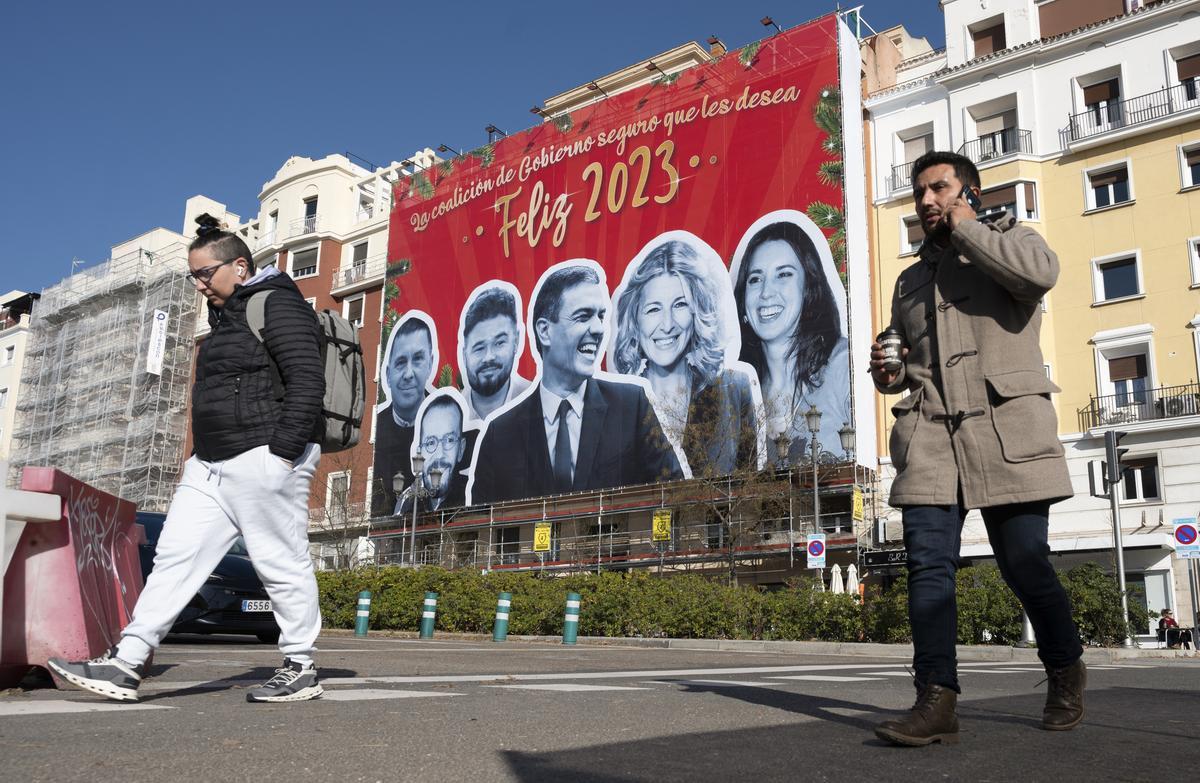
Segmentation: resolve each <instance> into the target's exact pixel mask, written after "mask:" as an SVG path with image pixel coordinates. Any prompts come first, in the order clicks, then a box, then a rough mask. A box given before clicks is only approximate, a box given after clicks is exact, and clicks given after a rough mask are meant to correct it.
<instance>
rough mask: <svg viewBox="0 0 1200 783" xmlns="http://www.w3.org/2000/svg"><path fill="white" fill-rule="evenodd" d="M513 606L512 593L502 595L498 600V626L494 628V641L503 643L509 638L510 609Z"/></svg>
mask: <svg viewBox="0 0 1200 783" xmlns="http://www.w3.org/2000/svg"><path fill="white" fill-rule="evenodd" d="M511 606H512V593H501V594H500V597H499V598H498V599H496V625H495V626H493V628H492V641H493V642H502V641H504V640H505V639H506V638H507V637H508V609H509V607H511Z"/></svg>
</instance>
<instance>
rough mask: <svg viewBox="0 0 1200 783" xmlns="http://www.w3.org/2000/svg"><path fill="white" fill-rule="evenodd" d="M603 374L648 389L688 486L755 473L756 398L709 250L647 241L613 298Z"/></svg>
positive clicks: (688, 243) (672, 239) (732, 308)
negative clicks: (637, 381)
mask: <svg viewBox="0 0 1200 783" xmlns="http://www.w3.org/2000/svg"><path fill="white" fill-rule="evenodd" d="M613 303H614V310H615V311H616V316H615V329H614V334H613V339H612V341H611V343H610V348H609V360H608V365H609V368H610V369H612V370H614V371H616V372H618V373H621V374H623V375H630V376H635V377H639V378H644V379H645V380H646V381H647V382H648V383H649V387H650V391H651V395H652V399H653V402H654V407H655V410H656V412H657V414H658V418H659V422H660V423H661V424H662V426H663V428H664V430H665V431H666V433H667V436H668V438H669V439H670V440H671V441H672V443H674V444H676V446H677V448H679V449H680V450H681V451H682V452H683V455H684V457H685V459H686V465H685V466H684V467H685V472H689V473H690V474H691V475H693V476H723V475H729V474H731V473H733V472H734V471H735V470H738V469H751V470H754V469H757V468H758V467H759V456H758V455H759V453H760V449H759V442H760V437H761V431H760V428H759V426H758V415H757V414H758V410H759V407H760V406H759V404H758V389H757V386H756V384H755V383H753V382H752V374H751V372H750V369H749V367H747V366H746V365H743V364H741V363H740V362H739V361H738V356H739V352H740V346H741V335H740V332H739V331H738V329H737V313H736V305H735V303H734V297H733V287H732V285H731V283H730V280H729V274H728V272H727V270H726V269H725V264H724V263H723V262H722V261H721V258H720V256H719V255H718V254H717V253H716V251H715V250H713V249H712V248H710V247H709V246H708V245H707V244H706V243H705V242H703V241H702V240H700V239H699V238H698V237H696V236H694V235H693V234H690V233H688V232H686V231H671V232H668V233H666V234H663V235H661V236H659V237H656V238H655V239H654V240H653V241H652V242H650V243H649V244H648V245H647V246H646V247H645V248H643V250H642V252H640V253H639V254H638V255H637V256H635V257H634V259H633V261H631V262H630V263H629V265H628V266H627V267H626V270H625V277H624V280H623V282H622V283H621V285H620V286H619V287H618V288H617V291H616V294H615V295H614V297H613Z"/></svg>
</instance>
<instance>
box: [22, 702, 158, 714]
mask: <svg viewBox="0 0 1200 783" xmlns="http://www.w3.org/2000/svg"><path fill="white" fill-rule="evenodd" d="M173 709H175V708H174V707H168V706H166V705H162V704H138V703H136V702H131V703H129V704H116V703H114V702H106V701H94V702H93V701H63V700H59V699H54V700H49V699H30V700H28V701H9V700H7V699H2V700H0V717H5V716H9V715H63V714H67V713H72V712H126V711H129V710H173Z"/></svg>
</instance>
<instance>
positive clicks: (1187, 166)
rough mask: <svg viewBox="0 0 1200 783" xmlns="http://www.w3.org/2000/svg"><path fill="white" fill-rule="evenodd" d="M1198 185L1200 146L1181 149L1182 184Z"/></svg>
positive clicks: (1199, 183)
mask: <svg viewBox="0 0 1200 783" xmlns="http://www.w3.org/2000/svg"><path fill="white" fill-rule="evenodd" d="M1193 185H1200V147H1196V148H1194V149H1190V150H1184V151H1183V186H1184V187H1185V188H1189V187H1192V186H1193Z"/></svg>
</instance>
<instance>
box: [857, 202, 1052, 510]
mask: <svg viewBox="0 0 1200 783" xmlns="http://www.w3.org/2000/svg"><path fill="white" fill-rule="evenodd" d="M1057 279H1058V258H1057V257H1056V256H1055V255H1054V252H1053V251H1052V250H1050V248H1049V247H1048V246H1047V245H1046V242H1045V240H1043V239H1042V237H1041V236H1040V235H1039V234H1038V233H1037V232H1036V231H1034V230H1033V229H1031V228H1028V227H1026V226H1022V225H1020V224H1018V223H1017V221H1016V220H1015V219H1014V218H1012V217H1011V216H1007V217H1005V218H1002V219H1001V220H998V221H995V222H990V223H981V222H978V221H975V220H964V221H962V222H961V223H959V224H958V227H957V228H956V229H955V230H954V232H953V234H952V235H951V240H950V244H949V245H948V246H947V247H945V248H935V247H933V245H932V244H931V243H928V242H927V243H926V244H925V245H924V246H922V248H921V254H920V259H919V260H918V261H917V262H916V263H914V264H913V265H912V266H909V267H908V268H907V269H905V270H904V271H903V272H901V273H900V278H899V279H898V280H897V281H896V289H895V291H894V293H893V294H892V317H891V325H892V326H893V327H894V328H896V329H898V330H900V332H901V333H902V334H903V335H904V338H905V345H906V346H908V347H909V353H908V356H907V357H906V359H905V362H904V366H903V367H902V368H901V370H900V375H899V377H898V378H897V379H896V382H895V383H893V384H892V385H891V386H887V387H882V386H880V387H879V390H880V391H881V392H884V393H885V394H897V393H900V392H902V391H905V390H908V391H909V392H910V394H909V395H908V396H907V397H903V398H901V399H900V400H899V401H897V402H896V404H895V405H893V406H892V413H893V414H894V415H895V417H896V423H895V426H894V427H893V429H892V434H891V439H890V441H889V451H890V452H891V457H892V464H893V466H894V467H895V469H896V479H895V481H894V482H893V484H892V490H891V497H890V500H889V502H890V503H891V505H893V506H909V505H937V506H942V505H952V504H955V503H958V502H959V491H960V488H961V492H962V502H963V503H964V505H965V506H966V507H967V508H985V507H989V506H999V505H1005V504H1008V503H1024V502H1028V501H1033V500H1061V499H1064V498H1067V497H1070V496H1071V494H1072V490H1071V481H1070V478H1069V476H1068V474H1067V464H1066V459H1065V458H1064V456H1063V447H1062V444H1061V443H1060V442H1059V440H1058V423H1057V420H1056V418H1055V415H1054V407H1053V405H1052V404H1051V402H1050V395H1051V394H1052V393H1055V392H1059V391H1062V390H1061V389H1059V388H1058V387H1057V386H1056V385H1054V383H1052V382H1051V381H1050V379H1049V378H1047V377H1046V372H1045V368H1044V365H1043V362H1042V351H1041V347H1040V346H1039V344H1038V332H1039V331H1040V329H1041V325H1042V310H1041V300H1042V297H1043V296H1044V295H1045V294H1046V292H1047V291H1049V290H1050V289H1051V288H1052V287H1053V286H1054V283H1055V281H1056V280H1057Z"/></svg>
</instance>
